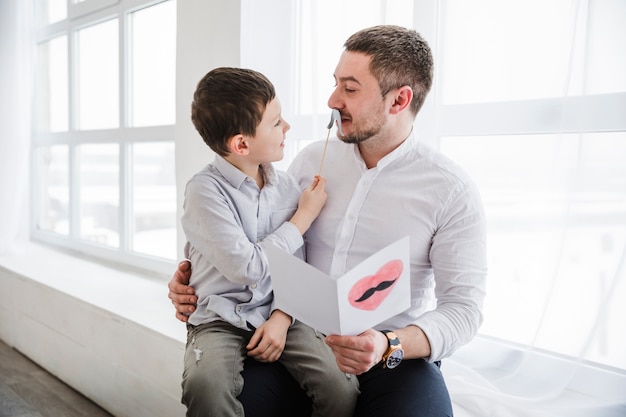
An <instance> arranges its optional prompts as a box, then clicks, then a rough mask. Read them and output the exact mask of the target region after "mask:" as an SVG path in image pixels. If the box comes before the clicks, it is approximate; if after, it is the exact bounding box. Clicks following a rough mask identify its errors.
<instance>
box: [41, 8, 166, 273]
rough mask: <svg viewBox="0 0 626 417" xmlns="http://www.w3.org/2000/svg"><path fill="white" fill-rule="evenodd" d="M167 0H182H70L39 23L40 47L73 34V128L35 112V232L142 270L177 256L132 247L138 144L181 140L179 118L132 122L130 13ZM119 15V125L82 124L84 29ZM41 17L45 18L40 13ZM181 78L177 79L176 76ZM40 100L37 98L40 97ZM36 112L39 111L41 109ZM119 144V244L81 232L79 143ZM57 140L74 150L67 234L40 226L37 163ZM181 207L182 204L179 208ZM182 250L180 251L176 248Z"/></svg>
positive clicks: (158, 268) (161, 267) (159, 267)
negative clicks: (51, 126) (47, 126)
mask: <svg viewBox="0 0 626 417" xmlns="http://www.w3.org/2000/svg"><path fill="white" fill-rule="evenodd" d="M167 1H173V2H176V0H148V1H146V0H86V1H84V2H81V3H75V2H74V0H68V14H67V18H66V19H64V20H61V21H58V22H54V23H52V24H44V25H40V26H38V27H37V30H36V33H35V45H36V47H39V46H40V45H42V44H44V43H45V42H48V41H50V40H51V39H53V38H55V37H58V36H63V35H65V36H67V42H68V46H67V47H68V50H67V56H68V107H69V108H68V119H69V120H68V130H67V131H63V132H49V131H41V130H40V129H38V127H37V126H35V123H36V120H37V118H33V129H32V135H31V146H32V149H31V202H32V203H31V206H32V209H31V215H30V236H31V239H33V240H34V241H39V242H42V243H46V244H50V245H52V246H55V247H58V248H60V249H65V250H70V251H73V252H79V253H81V254H83V255H87V256H89V257H92V258H95V259H100V260H103V261H107V262H115V263H118V264H124V265H126V266H130V267H134V268H140V269H141V270H145V271H149V272H153V273H158V274H162V273H165V274H168V276H169V275H170V274H171V271H172V270H173V269H174V268H175V259H165V258H161V257H157V256H152V255H148V254H143V253H139V252H135V251H133V250H132V246H131V239H132V237H131V234H132V222H133V218H132V217H133V215H134V213H133V210H132V208H133V207H132V204H133V202H132V199H133V195H132V186H133V185H132V146H133V144H135V143H145V142H163V143H165V142H170V143H174V142H175V130H176V122H174V124H171V125H160V126H142V127H130V126H129V118H130V89H128V88H127V87H128V82H129V79H130V78H129V77H130V71H131V68H130V61H131V57H130V42H131V30H130V19H131V15H132V13H134V12H136V11H139V10H142V9H145V8H148V7H151V6H155V5H157V4H160V3H164V2H167ZM41 11H42V7H41V3H40V2H36V8H35V13H36V16H38V17H40V15H41ZM111 19H117V21H118V30H119V37H118V41H119V48H118V54H119V95H118V100H119V125H118V127H117V128H112V129H95V130H77V128H76V127H77V120H76V119H77V108H76V101H77V88H78V87H77V83H76V80H75V74H76V72H75V71H76V65H77V35H78V31H79V30H81V29H84V28H86V27H90V26H92V25H95V24H98V23H101V22H104V21H107V20H111ZM37 21H39V22H41V21H42V20H41V19H37ZM173 82H175V80H173ZM34 106H35V107H36V106H37V103H34ZM35 114H36V113H35ZM104 143H107V144H117V145H118V146H119V181H118V187H119V207H118V215H119V227H118V232H119V245H118V247H111V246H105V245H100V244H97V243H95V242H90V241H88V240H85V239H83V238H81V237H80V234H79V227H78V223H79V221H80V219H79V216H80V209H79V183H78V175H77V173H78V168H79V167H78V160H77V150H78V147H79V146H81V145H85V144H104ZM51 145H65V146H67V147H68V152H69V155H68V157H69V167H68V169H69V173H68V174H69V184H68V187H69V203H68V210H69V232H68V234H67V235H61V234H58V233H55V232H54V231H51V230H42V229H40V228H39V227H38V223H39V216H40V208H41V207H42V201H41V198H40V191H41V181H40V179H41V175H42V172H41V169H40V167H39V166H38V164H37V159H38V152H37V151H38V149H40V148H43V147H47V146H51ZM173 211H174V212H175V213H176V207H174V208H173ZM174 256H176V254H174Z"/></svg>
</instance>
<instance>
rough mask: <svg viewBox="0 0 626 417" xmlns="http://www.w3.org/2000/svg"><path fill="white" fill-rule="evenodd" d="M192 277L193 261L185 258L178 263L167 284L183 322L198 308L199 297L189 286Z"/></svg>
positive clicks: (178, 316) (177, 314)
mask: <svg viewBox="0 0 626 417" xmlns="http://www.w3.org/2000/svg"><path fill="white" fill-rule="evenodd" d="M190 277H191V262H190V261H189V260H184V261H182V262H180V263H179V264H178V269H177V270H176V272H175V273H174V276H172V279H171V280H170V282H169V283H168V284H167V287H168V288H169V290H170V292H169V294H168V297H169V299H170V300H172V304H174V307H175V308H176V318H177V319H178V320H180V321H182V322H185V323H186V322H187V320H189V315H190V314H191V313H193V312H194V311H195V310H196V303H197V302H198V297H197V296H196V295H195V292H196V291H195V290H194V289H193V288H192V287H190V286H189V278H190Z"/></svg>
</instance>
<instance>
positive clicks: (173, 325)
mask: <svg viewBox="0 0 626 417" xmlns="http://www.w3.org/2000/svg"><path fill="white" fill-rule="evenodd" d="M0 268H4V269H7V270H8V271H11V272H12V273H13V274H15V275H17V276H22V277H28V278H29V279H31V280H33V281H35V282H38V283H40V284H43V285H46V286H48V287H51V288H53V289H55V290H57V291H60V292H62V293H65V294H67V295H70V296H72V297H74V298H77V299H79V300H82V301H84V302H86V303H89V304H92V305H94V306H96V307H98V308H101V309H103V310H105V311H108V312H110V313H113V314H115V315H117V316H120V317H123V318H125V319H127V320H129V321H132V322H134V323H137V324H139V325H141V326H144V327H146V328H149V329H151V330H154V331H156V332H158V333H160V334H162V335H164V336H167V337H169V338H172V339H174V340H178V341H181V342H184V341H185V337H186V329H185V326H184V325H183V324H182V323H181V322H180V321H178V320H177V319H176V318H175V316H174V314H175V312H174V308H173V307H172V305H171V303H170V301H169V299H168V298H167V291H168V290H167V282H168V280H169V277H162V278H159V277H156V276H154V275H150V274H149V273H141V272H137V271H135V270H133V271H130V270H127V271H124V270H121V269H119V268H115V267H112V266H105V265H103V264H99V263H97V262H94V261H91V260H89V259H84V258H82V257H80V256H76V255H73V254H70V253H66V252H62V251H58V250H55V249H52V248H50V247H47V246H45V245H42V244H37V243H31V244H29V245H28V246H27V247H26V248H25V250H24V251H23V252H22V253H21V254H18V255H10V256H2V257H0ZM172 272H173V271H172ZM25 302H28V301H27V300H25Z"/></svg>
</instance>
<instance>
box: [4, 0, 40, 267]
mask: <svg viewBox="0 0 626 417" xmlns="http://www.w3.org/2000/svg"><path fill="white" fill-rule="evenodd" d="M31 21H32V5H31V1H12V0H0V34H1V35H0V63H2V64H0V65H1V66H0V68H1V70H0V91H1V92H2V94H0V213H1V215H0V255H3V254H8V253H15V252H19V251H20V250H21V249H22V248H23V247H24V244H25V242H26V241H27V239H28V197H29V183H28V172H29V169H28V167H29V160H28V154H29V149H30V125H31V118H30V114H31V87H30V86H31V83H32V79H31V51H32V50H33V46H32V36H31V28H32V24H31Z"/></svg>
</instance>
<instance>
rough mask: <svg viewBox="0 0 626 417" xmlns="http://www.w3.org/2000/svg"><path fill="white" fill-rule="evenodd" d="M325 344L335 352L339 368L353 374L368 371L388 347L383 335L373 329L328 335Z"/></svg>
mask: <svg viewBox="0 0 626 417" xmlns="http://www.w3.org/2000/svg"><path fill="white" fill-rule="evenodd" d="M326 344H327V345H328V346H330V348H331V349H332V351H333V353H334V354H335V358H336V359H337V365H339V369H341V371H342V372H346V373H349V374H353V375H361V374H362V373H364V372H367V371H369V370H370V369H371V368H372V367H373V366H374V365H376V364H377V363H378V362H380V360H381V359H382V357H383V355H384V353H385V352H386V351H387V347H388V342H387V338H386V337H385V335H384V334H383V333H381V332H379V331H377V330H374V329H369V330H366V331H364V332H363V333H361V334H360V335H358V336H339V335H329V336H327V337H326Z"/></svg>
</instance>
